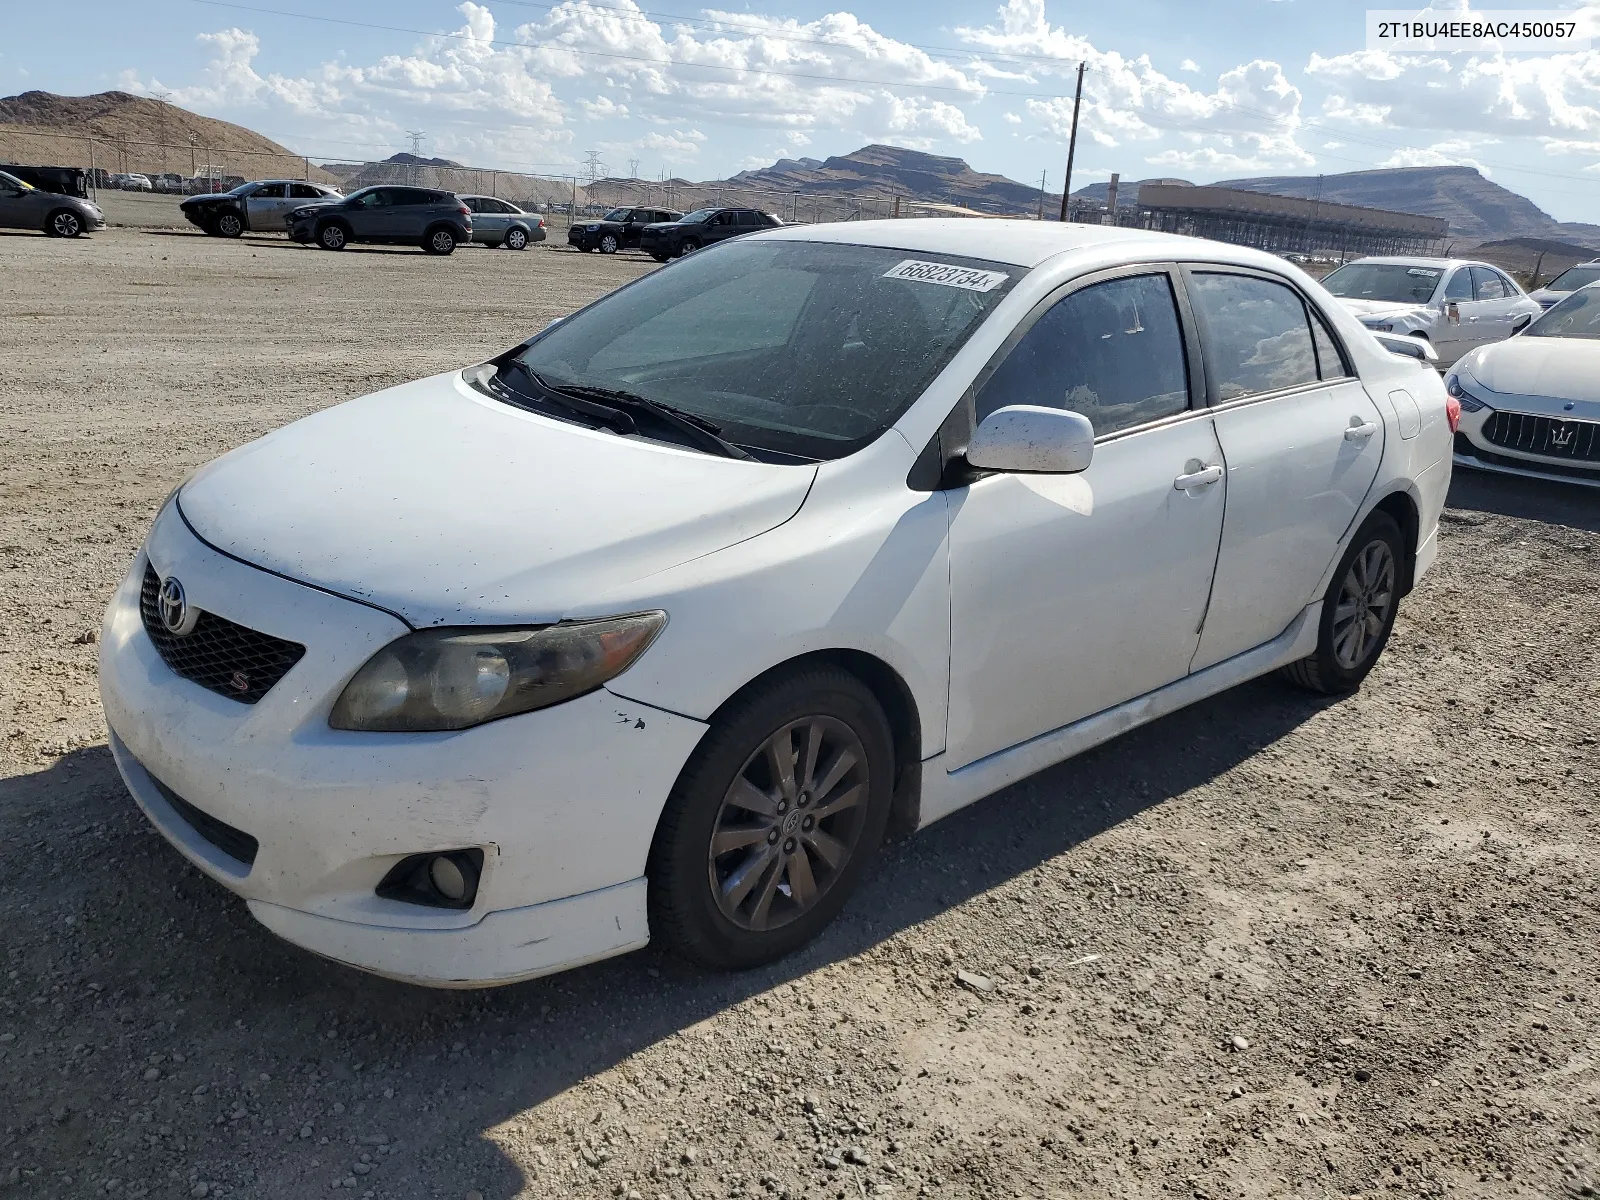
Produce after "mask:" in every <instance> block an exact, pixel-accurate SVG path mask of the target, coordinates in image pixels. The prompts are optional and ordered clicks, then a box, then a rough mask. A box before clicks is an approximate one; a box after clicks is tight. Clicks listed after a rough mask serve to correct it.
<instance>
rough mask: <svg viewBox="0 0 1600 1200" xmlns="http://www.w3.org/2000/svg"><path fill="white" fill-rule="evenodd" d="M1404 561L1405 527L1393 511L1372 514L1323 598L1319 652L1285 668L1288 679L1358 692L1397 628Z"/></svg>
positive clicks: (1319, 689)
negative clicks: (1402, 526) (1393, 514)
mask: <svg viewBox="0 0 1600 1200" xmlns="http://www.w3.org/2000/svg"><path fill="white" fill-rule="evenodd" d="M1404 562H1405V543H1404V539H1403V537H1402V535H1401V533H1400V526H1399V525H1397V524H1395V520H1394V518H1393V517H1391V516H1390V515H1389V514H1388V513H1385V512H1376V513H1373V514H1372V515H1371V516H1370V517H1368V518H1367V520H1366V522H1365V523H1364V524H1363V525H1362V526H1361V528H1360V529H1359V530H1357V531H1356V536H1355V537H1353V538H1351V539H1350V546H1349V548H1348V549H1347V550H1346V551H1345V552H1344V556H1343V557H1342V558H1341V559H1340V560H1339V566H1338V567H1337V569H1335V571H1334V573H1333V582H1332V583H1330V584H1329V585H1328V591H1327V594H1326V595H1325V596H1323V598H1322V616H1321V619H1320V621H1319V624H1318V631H1317V648H1316V651H1315V652H1314V653H1312V654H1310V655H1308V656H1307V657H1305V658H1302V659H1301V660H1300V661H1299V662H1296V663H1290V664H1289V665H1288V666H1287V667H1285V668H1283V674H1284V675H1285V677H1287V678H1288V679H1290V680H1291V681H1293V682H1294V683H1297V684H1299V685H1300V686H1301V687H1304V688H1308V689H1310V690H1311V691H1314V692H1323V693H1325V694H1329V695H1336V694H1338V693H1340V692H1353V691H1355V690H1356V689H1357V688H1359V687H1360V686H1361V681H1362V680H1363V679H1365V678H1366V677H1367V673H1368V672H1369V671H1371V670H1372V668H1373V667H1374V666H1376V665H1377V662H1378V656H1379V655H1381V654H1382V653H1383V648H1384V647H1385V646H1386V645H1388V643H1389V634H1390V633H1391V632H1392V631H1393V630H1394V621H1395V616H1396V614H1397V612H1398V611H1399V607H1400V579H1401V575H1400V572H1401V568H1402V564H1404Z"/></svg>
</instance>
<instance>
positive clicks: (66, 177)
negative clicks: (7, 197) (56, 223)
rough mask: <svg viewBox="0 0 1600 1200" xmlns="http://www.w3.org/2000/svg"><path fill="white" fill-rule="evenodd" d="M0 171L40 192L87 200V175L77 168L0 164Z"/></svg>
mask: <svg viewBox="0 0 1600 1200" xmlns="http://www.w3.org/2000/svg"><path fill="white" fill-rule="evenodd" d="M0 171H4V172H5V173H6V174H7V175H10V176H11V177H12V178H14V179H20V180H22V182H23V183H26V184H31V185H32V186H34V187H36V188H38V189H39V190H40V191H45V192H53V193H54V194H56V195H58V196H78V197H80V198H82V199H84V200H87V199H88V198H89V173H88V172H87V171H84V170H81V169H80V168H78V167H30V166H23V165H21V164H18V163H0Z"/></svg>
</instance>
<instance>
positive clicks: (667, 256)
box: [650, 250, 672, 263]
mask: <svg viewBox="0 0 1600 1200" xmlns="http://www.w3.org/2000/svg"><path fill="white" fill-rule="evenodd" d="M650 257H651V258H653V259H655V260H656V261H657V262H659V263H664V262H670V261H671V259H672V256H671V255H670V254H658V253H656V252H655V251H654V250H652V251H651V252H650Z"/></svg>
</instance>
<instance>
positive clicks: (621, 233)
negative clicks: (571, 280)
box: [567, 207, 683, 254]
mask: <svg viewBox="0 0 1600 1200" xmlns="http://www.w3.org/2000/svg"><path fill="white" fill-rule="evenodd" d="M682 216H683V214H682V213H680V212H674V211H673V210H672V209H670V208H629V207H624V208H613V209H612V210H611V211H610V212H608V213H607V214H606V215H605V216H603V217H601V218H600V220H598V221H588V222H580V223H577V224H574V225H573V226H572V227H571V228H570V229H568V230H567V245H569V246H576V247H577V248H578V249H579V250H585V251H588V250H598V251H600V253H601V254H615V253H616V252H617V251H618V250H632V249H637V248H638V246H639V235H640V234H641V233H643V232H644V229H645V226H647V225H654V224H659V223H662V222H666V221H677V220H679V219H681V218H682Z"/></svg>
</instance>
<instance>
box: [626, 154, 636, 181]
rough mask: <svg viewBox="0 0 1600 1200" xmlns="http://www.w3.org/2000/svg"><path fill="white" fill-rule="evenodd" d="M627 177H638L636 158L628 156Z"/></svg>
mask: <svg viewBox="0 0 1600 1200" xmlns="http://www.w3.org/2000/svg"><path fill="white" fill-rule="evenodd" d="M628 178H629V179H637V178H639V160H638V159H637V158H630V159H629V160H628Z"/></svg>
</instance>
